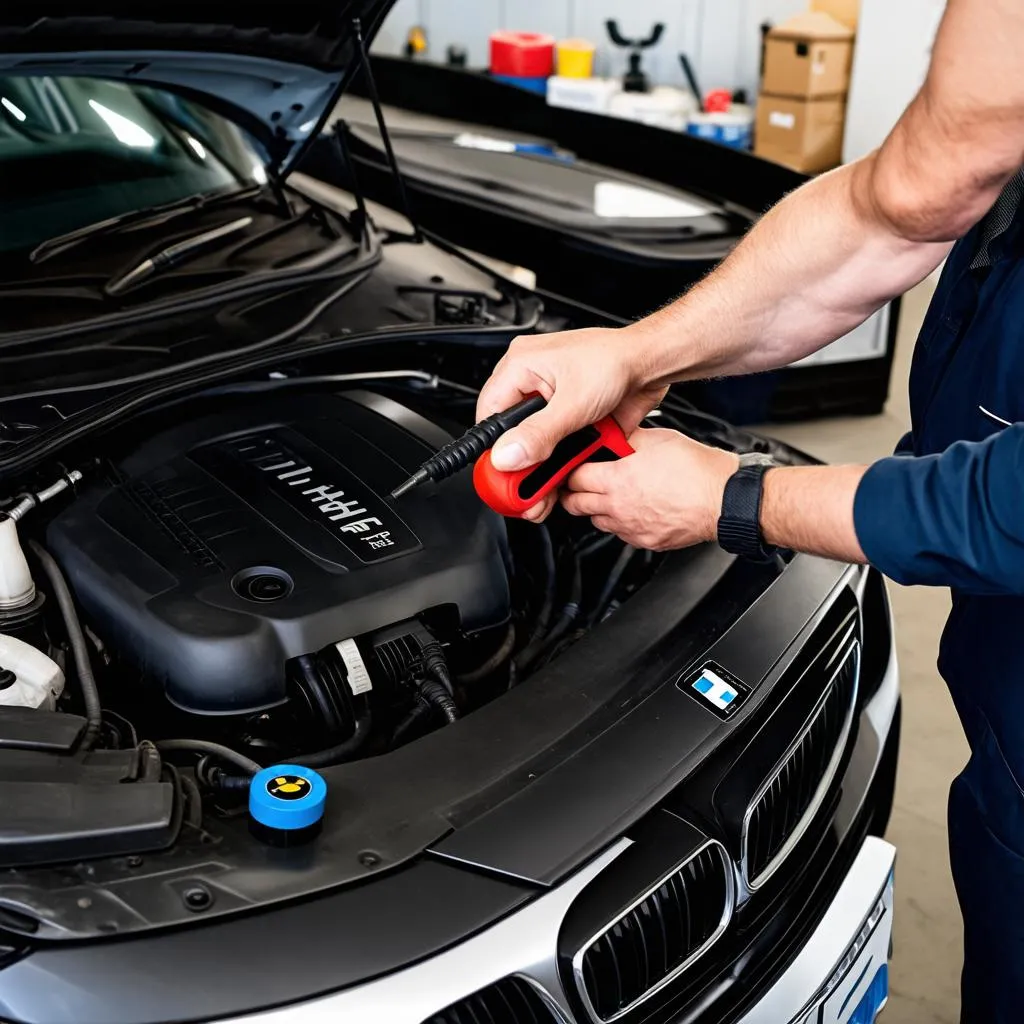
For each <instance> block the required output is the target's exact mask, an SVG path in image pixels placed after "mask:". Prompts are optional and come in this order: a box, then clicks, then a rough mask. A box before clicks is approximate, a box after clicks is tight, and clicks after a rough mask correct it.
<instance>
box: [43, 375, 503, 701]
mask: <svg viewBox="0 0 1024 1024" xmlns="http://www.w3.org/2000/svg"><path fill="white" fill-rule="evenodd" d="M446 440H448V437H447V435H446V434H445V433H444V432H443V431H441V430H440V429H439V428H438V427H436V426H435V425H434V424H432V423H430V422H429V421H427V420H425V419H423V418H422V417H421V416H419V415H418V414H416V413H413V412H411V411H410V410H408V409H406V408H405V407H404V406H402V405H399V404H397V403H396V402H393V401H391V400H390V399H387V398H384V397H382V396H380V395H375V394H370V393H366V392H348V393H346V394H344V395H327V394H313V395H310V394H302V395H299V394H297V393H290V394H285V395H282V394H273V395H263V396H261V397H259V398H256V399H254V398H246V399H245V400H244V401H239V402H235V403H230V402H229V403H228V404H227V405H226V409H225V411H224V412H222V413H217V414H215V415H211V416H207V417H203V418H200V419H198V420H194V421H192V422H187V423H182V424H181V425H180V426H177V427H174V428H172V429H170V430H167V431H165V432H164V433H161V434H159V435H157V436H155V437H153V438H151V439H149V440H147V441H145V442H144V443H142V444H141V446H140V447H139V448H138V449H137V450H136V451H134V452H133V453H132V454H131V455H129V456H128V457H126V458H125V459H123V460H122V461H121V463H120V464H119V466H118V471H119V474H120V479H119V480H118V481H117V482H114V483H110V484H107V485H103V486H100V485H95V486H93V487H91V488H89V489H88V490H86V491H85V492H83V494H82V495H81V496H80V498H79V499H78V500H76V501H75V502H74V503H73V504H72V505H71V506H70V507H69V508H68V509H67V510H66V511H65V512H64V513H62V514H61V515H60V516H59V517H57V518H56V519H55V520H54V521H53V523H51V525H50V528H49V531H48V541H49V544H50V547H51V549H52V550H53V552H54V555H55V556H56V557H57V558H58V560H59V561H60V563H61V564H62V566H63V567H64V570H65V572H66V573H67V574H68V577H69V580H70V583H71V586H72V588H73V589H74V591H75V594H76V596H77V598H78V600H79V601H80V603H81V605H82V608H83V609H84V611H85V613H86V615H87V617H88V619H89V621H90V622H91V623H93V625H94V627H95V628H96V630H97V632H98V633H99V634H100V635H101V636H102V637H104V639H105V640H107V642H108V643H110V644H111V645H112V646H113V647H115V648H116V649H118V650H120V651H122V652H124V653H125V654H127V655H128V656H130V657H131V658H133V659H134V660H135V661H136V662H137V663H138V665H139V667H140V668H141V669H142V670H143V672H144V673H146V675H147V676H151V677H153V678H155V679H157V680H159V681H160V682H161V683H162V684H163V685H164V687H165V689H166V693H167V696H168V698H169V699H170V700H171V701H172V702H173V703H175V704H176V705H178V706H179V707H181V708H183V709H185V710H187V711H191V712H197V713H202V714H238V713H242V712H251V711H256V710H261V709H263V708H268V707H272V706H274V705H276V704H280V703H282V702H283V701H284V700H286V691H285V668H284V666H285V662H286V661H287V660H288V659H289V658H293V657H296V656H298V655H301V654H306V653H309V652H311V651H316V650H319V649H321V648H323V647H326V646H327V645H328V644H331V643H335V642H337V641H340V640H344V639H347V638H349V637H355V636H359V635H360V634H362V633H366V632H368V631H370V630H374V629H378V628H380V627H382V626H387V625H389V624H390V623H393V622H397V621H399V620H401V619H406V618H410V617H412V616H415V615H418V614H419V613H421V612H423V611H424V610H426V609H432V608H438V607H440V606H450V607H453V608H454V609H455V610H456V611H457V615H458V619H459V621H460V623H461V626H462V628H463V629H464V630H466V631H468V632H472V631H475V630H479V629H482V628H485V627H488V626H494V625H498V624H500V623H501V622H504V621H505V620H506V619H507V618H508V615H509V589H508V575H507V571H506V558H507V554H506V542H505V529H504V523H503V522H502V520H501V519H500V518H499V517H498V516H496V515H494V513H492V512H490V511H489V510H488V509H486V508H485V507H484V505H483V504H482V502H480V500H479V499H478V498H477V497H476V495H475V494H474V493H473V489H472V482H471V480H470V478H469V474H468V473H463V474H460V475H459V476H456V477H454V478H452V479H450V480H447V481H445V482H444V483H442V484H439V485H436V486H435V485H430V486H427V487H423V488H420V489H419V490H418V491H413V492H412V493H411V494H409V495H407V496H406V497H405V498H404V499H403V500H402V501H401V503H400V504H398V505H397V507H396V506H395V505H394V504H393V503H391V502H390V500H389V499H387V498H385V497H384V495H387V494H388V493H389V491H390V490H391V489H392V488H393V487H395V486H396V485H397V484H398V483H399V482H401V481H402V480H403V479H404V478H405V477H407V476H408V475H409V474H410V473H412V471H413V470H415V469H416V467H417V466H418V465H419V464H420V463H421V462H422V461H423V459H424V458H426V457H427V456H428V455H429V454H430V453H431V452H432V451H433V450H434V449H435V448H436V447H438V446H440V445H441V444H443V443H444V442H445V441H446Z"/></svg>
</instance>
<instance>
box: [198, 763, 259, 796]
mask: <svg viewBox="0 0 1024 1024" xmlns="http://www.w3.org/2000/svg"><path fill="white" fill-rule="evenodd" d="M208 785H209V786H210V788H211V789H219V790H220V791H221V792H222V793H242V792H245V791H246V790H248V789H249V787H250V786H251V785H252V778H251V777H250V776H248V775H229V774H228V773H227V772H225V771H222V770H221V769H220V768H214V769H213V770H212V771H211V772H210V773H209V780H208Z"/></svg>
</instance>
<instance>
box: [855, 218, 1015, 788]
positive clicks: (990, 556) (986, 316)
mask: <svg viewBox="0 0 1024 1024" xmlns="http://www.w3.org/2000/svg"><path fill="white" fill-rule="evenodd" d="M979 231H980V228H978V227H976V228H975V229H974V230H973V231H971V232H970V233H969V234H968V235H967V236H966V237H965V238H964V239H963V240H961V241H960V242H959V243H958V244H957V245H956V246H955V247H954V249H953V251H952V253H951V254H950V257H949V259H948V260H947V263H946V266H945V269H944V271H943V273H942V277H941V280H940V282H939V286H938V289H937V291H936V294H935V297H934V299H933V301H932V304H931V306H930V308H929V310H928V314H927V316H926V317H925V321H924V324H923V326H922V328H921V334H920V336H919V339H918V342H917V348H916V350H915V353H914V361H913V367H912V371H911V380H910V399H911V414H912V431H911V433H910V434H909V435H908V436H907V437H906V438H904V440H903V441H902V442H901V444H900V447H899V448H898V449H897V454H896V456H894V457H891V458H887V459H883V460H882V461H880V462H878V463H876V464H875V465H874V466H872V467H871V468H870V469H869V470H868V471H867V474H866V475H865V476H864V478H863V480H862V482H861V484H860V487H859V488H858V491H857V495H856V500H855V504H854V522H855V526H856V530H857V536H858V539H859V540H860V543H861V546H862V548H863V549H864V553H865V554H866V555H867V557H868V559H869V561H870V562H871V563H872V564H874V565H875V566H877V567H878V568H879V569H880V570H881V571H882V572H884V573H885V574H886V575H887V576H889V577H891V578H892V579H894V580H896V581H897V582H899V583H905V584H931V585H941V586H948V587H950V588H951V590H952V595H953V609H952V612H951V614H950V618H949V620H948V622H947V624H946V629H945V632H944V634H943V639H942V644H941V648H940V655H939V669H940V671H941V673H942V675H943V677H944V678H945V679H946V681H947V683H948V684H949V687H950V691H951V693H952V695H953V699H954V702H955V703H956V705H957V710H958V711H959V713H960V716H961V719H962V720H963V723H964V727H965V729H966V732H967V736H968V739H969V740H970V741H971V745H972V748H973V747H975V744H976V742H977V741H978V740H979V739H980V738H982V737H983V736H984V734H985V733H986V732H987V731H988V730H989V729H990V730H991V732H992V733H994V735H995V737H996V740H997V743H998V747H999V748H1000V751H1001V756H1002V757H1003V758H1004V759H1005V760H1006V762H1007V765H1008V767H1010V768H1011V770H1012V773H1013V775H1015V777H1016V778H1018V779H1024V215H1022V212H1021V211H1018V213H1017V215H1016V216H1015V218H1014V221H1013V223H1012V224H1011V226H1010V227H1009V229H1008V230H1007V231H1006V232H1005V233H1004V234H1003V235H1002V236H1000V237H999V238H997V239H996V240H995V242H993V243H992V245H991V247H990V250H989V252H990V254H991V258H992V266H991V267H988V268H985V269H983V270H972V269H971V266H970V265H971V262H972V258H973V256H974V254H975V252H976V250H977V248H978V241H979ZM983 409H984V410H987V413H986V412H985V411H983ZM994 417H998V418H999V419H1001V420H1006V421H1008V422H1009V423H1010V424H1011V425H1010V426H1005V425H1003V424H1001V423H1000V422H998V421H997V420H996V419H995V418H994Z"/></svg>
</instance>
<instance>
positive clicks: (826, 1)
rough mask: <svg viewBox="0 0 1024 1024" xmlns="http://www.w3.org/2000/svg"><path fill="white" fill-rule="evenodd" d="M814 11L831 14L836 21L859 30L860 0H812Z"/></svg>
mask: <svg viewBox="0 0 1024 1024" xmlns="http://www.w3.org/2000/svg"><path fill="white" fill-rule="evenodd" d="M811 10H812V11H822V12H823V13H825V14H831V15H832V17H833V18H835V19H836V21H839V22H842V24H844V25H845V26H846V27H847V28H852V29H853V30H854V32H856V31H857V19H858V17H860V0H811Z"/></svg>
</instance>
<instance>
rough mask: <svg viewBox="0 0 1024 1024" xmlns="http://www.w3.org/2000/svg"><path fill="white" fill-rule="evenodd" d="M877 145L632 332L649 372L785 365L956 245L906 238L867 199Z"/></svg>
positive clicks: (803, 195)
mask: <svg viewBox="0 0 1024 1024" xmlns="http://www.w3.org/2000/svg"><path fill="white" fill-rule="evenodd" d="M877 159H878V157H877V156H875V155H872V156H870V157H868V158H866V159H865V160H863V161H859V162H858V163H856V164H851V165H848V166H846V167H843V168H840V169H839V170H837V171H834V172H832V173H830V174H826V175H823V176H822V177H820V178H817V179H815V180H814V181H811V182H809V183H808V184H806V185H804V186H803V187H802V188H800V189H798V190H797V191H796V192H794V193H792V194H791V195H790V196H788V197H787V198H786V199H784V200H783V201H782V202H781V203H780V204H779V205H778V206H776V207H775V208H774V209H772V210H771V211H770V212H769V213H768V214H766V215H765V216H764V217H763V218H762V219H761V220H760V221H759V222H758V224H757V225H756V226H755V227H754V228H753V230H752V231H751V232H750V233H749V234H748V235H747V237H746V238H745V239H744V241H743V242H742V243H741V244H740V245H739V246H738V247H737V248H736V250H735V251H734V252H733V253H732V254H731V256H730V257H729V258H728V259H727V260H725V261H724V263H723V264H722V265H721V266H720V267H719V268H718V269H717V270H716V271H715V272H714V273H712V274H711V275H709V276H708V277H707V278H706V279H705V280H704V281H703V282H702V283H701V284H699V285H698V286H696V287H695V288H693V289H692V290H691V291H690V292H689V293H687V294H686V295H685V296H683V297H682V298H681V299H678V300H677V301H676V302H674V303H673V304H672V305H670V306H667V307H666V308H664V309H662V310H660V311H659V312H657V313H654V314H652V315H651V316H649V317H647V318H646V319H645V320H642V321H640V322H639V323H637V324H635V325H634V326H633V327H632V328H630V331H631V333H632V335H633V338H634V341H633V343H634V344H635V345H636V346H637V350H638V352H639V353H642V355H641V359H642V360H643V361H644V363H645V365H644V368H643V372H642V375H643V377H644V378H645V379H646V380H653V381H658V382H664V383H669V382H671V381H675V380H689V379H697V378H701V377H708V376H724V375H730V374H739V373H751V372H757V371H761V370H766V369H772V368H775V367H778V366H783V365H785V364H787V363H790V362H792V361H794V360H796V359H800V358H802V357H803V356H806V355H808V354H810V353H811V352H814V351H816V350H817V349H819V348H821V347H822V346H823V345H826V344H828V343H829V342H831V341H834V340H835V339H836V338H839V337H841V336H842V335H843V334H845V333H846V332H848V331H850V330H852V329H853V328H854V327H856V326H857V325H858V324H860V323H862V322H863V321H864V320H865V319H866V318H867V317H868V316H870V315H871V313H873V312H874V311H875V310H877V309H878V308H880V307H881V306H882V305H884V304H885V303H886V302H887V301H889V300H890V299H892V298H894V297H895V296H897V295H900V294H902V293H903V292H904V291H906V289H907V288H909V287H911V286H912V285H913V284H916V283H917V282H918V281H920V280H922V279H923V278H924V277H925V276H927V274H928V273H929V272H930V271H931V270H932V269H934V267H936V266H937V265H938V263H939V262H940V261H941V260H942V258H943V257H944V255H945V254H946V252H948V249H949V245H948V244H946V243H942V242H939V243H928V242H924V243H922V242H920V241H912V240H908V239H907V238H904V237H901V235H900V233H899V230H898V229H897V228H895V227H894V226H893V225H892V224H890V223H888V222H887V221H886V219H885V218H884V216H883V215H882V214H881V213H880V212H879V210H878V209H876V207H875V206H874V204H873V203H872V202H871V200H870V195H871V190H872V188H873V187H874V185H873V182H874V178H875V171H876V168H875V161H876V160H877Z"/></svg>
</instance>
